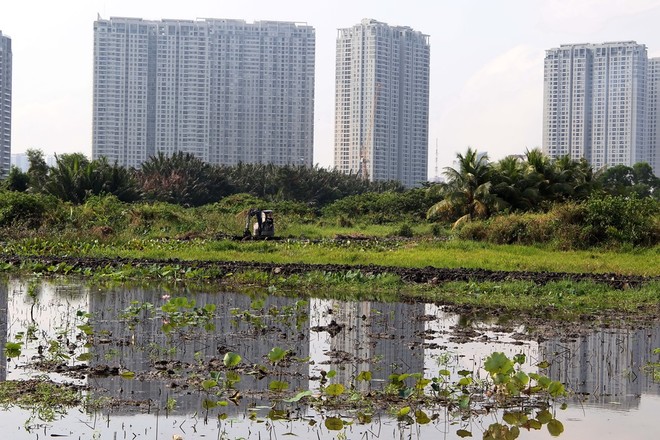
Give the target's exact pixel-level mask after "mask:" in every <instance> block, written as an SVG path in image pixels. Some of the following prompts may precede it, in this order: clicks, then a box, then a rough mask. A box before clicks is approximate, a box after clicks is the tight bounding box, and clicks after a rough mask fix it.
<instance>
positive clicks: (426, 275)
mask: <svg viewBox="0 0 660 440" xmlns="http://www.w3.org/2000/svg"><path fill="white" fill-rule="evenodd" d="M0 261H2V262H4V263H11V264H13V265H21V264H22V263H23V262H30V261H32V262H40V263H43V264H46V265H55V264H59V263H63V262H64V263H66V264H69V265H72V266H73V267H75V268H92V269H95V268H101V267H112V266H121V265H127V264H128V265H131V266H135V267H140V266H152V265H154V264H156V265H163V266H165V265H176V266H179V267H182V268H184V269H185V268H213V269H215V270H218V271H219V275H221V276H222V275H224V274H227V273H234V272H240V271H246V270H258V271H264V272H272V273H277V274H282V275H291V274H302V273H307V272H311V271H322V272H340V273H341V272H348V271H355V270H359V271H361V272H362V273H364V274H379V273H391V274H395V275H398V276H400V277H401V279H402V280H403V281H405V282H409V283H442V282H447V281H495V282H502V281H521V280H522V281H532V282H535V283H538V284H545V283H548V282H551V281H559V280H570V281H595V282H599V283H604V284H607V285H609V286H611V287H614V288H617V289H623V288H627V287H635V286H639V285H641V284H645V283H648V282H651V281H660V276H653V277H643V276H637V275H621V274H614V273H569V272H529V271H494V270H486V269H465V268H456V269H448V268H437V267H430V266H427V267H423V268H407V267H399V266H377V265H347V264H301V263H287V264H275V263H258V262H250V261H210V260H179V259H163V260H155V259H131V258H91V257H36V256H34V257H22V256H8V255H2V256H0Z"/></svg>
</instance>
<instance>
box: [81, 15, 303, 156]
mask: <svg viewBox="0 0 660 440" xmlns="http://www.w3.org/2000/svg"><path fill="white" fill-rule="evenodd" d="M314 60H315V31H314V29H313V28H312V27H311V26H307V25H304V24H297V23H290V22H273V21H261V22H255V23H246V22H245V21H243V20H215V19H207V20H194V21H189V20H162V21H146V20H141V19H134V18H110V19H109V20H101V19H99V20H97V21H96V22H95V23H94V109H93V143H92V156H93V158H99V157H101V156H105V157H107V158H108V159H109V161H110V162H112V163H114V162H115V161H117V162H118V163H119V164H120V165H124V166H134V167H139V166H140V164H141V163H143V162H144V161H146V160H148V159H149V157H151V156H154V155H155V154H157V153H158V152H163V153H165V154H167V155H171V154H173V153H175V152H186V153H192V154H194V155H195V156H196V157H198V158H200V159H202V160H204V161H207V162H210V163H214V164H227V165H233V164H237V163H239V162H243V163H273V164H276V165H285V164H293V165H307V166H311V165H312V163H313V162H312V160H313V159H312V150H313V121H314Z"/></svg>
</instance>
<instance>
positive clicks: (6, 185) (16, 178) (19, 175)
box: [0, 166, 30, 192]
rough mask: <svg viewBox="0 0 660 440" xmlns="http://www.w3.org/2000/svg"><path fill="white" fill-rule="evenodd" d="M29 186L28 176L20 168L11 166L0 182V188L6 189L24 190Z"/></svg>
mask: <svg viewBox="0 0 660 440" xmlns="http://www.w3.org/2000/svg"><path fill="white" fill-rule="evenodd" d="M29 187H30V176H29V175H28V174H27V173H24V172H23V171H21V169H20V168H18V167H15V166H12V167H11V168H10V169H9V174H8V175H7V178H6V179H5V180H3V181H2V182H1V184H0V188H2V189H6V190H8V191H18V192H25V191H27V189H28V188H29Z"/></svg>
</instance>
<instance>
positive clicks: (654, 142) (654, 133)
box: [645, 58, 660, 176]
mask: <svg viewBox="0 0 660 440" xmlns="http://www.w3.org/2000/svg"><path fill="white" fill-rule="evenodd" d="M648 106H649V107H648V121H649V124H648V138H647V140H648V143H649V148H648V158H647V160H646V161H645V162H648V164H649V165H651V167H652V168H653V173H654V174H655V175H656V176H660V58H651V59H649V71H648Z"/></svg>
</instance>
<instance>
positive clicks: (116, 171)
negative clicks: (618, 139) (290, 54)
mask: <svg viewBox="0 0 660 440" xmlns="http://www.w3.org/2000/svg"><path fill="white" fill-rule="evenodd" d="M27 156H28V161H29V169H28V170H27V172H23V171H21V170H20V169H18V168H17V167H12V168H11V170H10V172H9V174H8V176H7V178H6V179H5V180H4V181H3V182H2V183H1V185H2V187H3V188H4V189H5V190H9V191H18V192H28V193H34V194H48V195H51V196H54V197H56V198H58V199H60V200H63V201H67V202H71V203H73V204H77V205H80V204H83V203H85V201H86V200H87V199H88V198H89V197H92V196H99V195H114V196H116V197H117V199H119V200H120V201H122V202H127V203H132V202H137V201H146V202H166V203H171V204H178V205H181V206H189V207H196V206H202V205H207V204H212V203H215V202H218V201H220V200H221V199H223V198H225V197H227V196H230V195H233V194H240V193H248V194H251V195H253V196H256V197H258V198H260V199H262V200H266V201H272V202H276V201H295V202H302V203H305V204H307V205H308V206H310V207H315V208H323V207H326V206H328V207H330V206H329V205H331V204H333V203H334V202H337V201H340V200H342V201H343V202H342V203H341V204H340V205H336V204H335V207H334V209H332V207H330V208H331V209H329V210H328V209H326V210H325V212H332V213H336V212H339V211H342V212H344V211H345V212H344V213H345V214H347V215H351V216H353V215H361V214H365V213H366V214H369V213H370V212H371V211H374V210H379V211H387V210H390V211H392V210H393V211H396V213H395V214H397V215H400V214H402V212H401V211H406V212H409V213H412V212H414V213H415V217H418V218H419V217H422V218H423V217H424V216H425V217H426V218H427V219H429V220H432V221H445V222H453V223H461V222H464V221H466V220H469V219H483V218H488V217H490V216H492V215H493V214H497V213H507V212H509V213H510V212H528V211H547V210H548V209H550V207H551V206H553V205H554V204H556V203H562V202H568V201H577V202H580V201H584V200H587V199H589V198H590V197H592V196H593V195H594V194H609V195H612V196H617V197H624V198H630V197H637V198H640V199H641V198H647V197H650V198H652V199H654V200H656V201H657V200H659V199H660V190H659V188H660V179H658V178H657V177H656V176H655V175H654V174H653V171H652V168H651V167H650V166H649V165H648V164H646V163H638V164H635V165H634V166H632V167H628V166H624V165H617V166H613V167H609V168H607V169H603V170H599V171H594V170H593V168H592V167H591V166H590V165H589V164H588V163H587V162H586V160H584V159H582V160H572V159H570V158H569V157H561V158H558V159H551V158H549V157H548V156H545V155H544V154H542V152H541V151H540V150H538V149H534V150H531V151H527V152H526V153H525V154H524V155H522V156H510V157H506V158H504V159H502V160H500V161H497V162H492V161H490V160H489V158H488V155H487V154H484V153H479V152H478V151H477V150H475V149H472V148H468V149H467V151H466V152H465V153H459V154H457V155H456V165H455V167H447V168H445V169H444V173H443V174H444V177H445V181H444V182H442V183H429V182H427V183H425V184H424V186H423V187H422V188H415V189H410V190H404V188H403V186H402V185H401V184H400V183H398V182H393V181H389V182H369V181H367V180H364V179H362V178H360V177H359V176H357V175H355V174H353V175H351V174H344V173H341V172H339V171H337V170H327V169H324V168H320V167H318V166H315V167H306V166H296V165H287V166H276V165H272V164H243V163H241V164H238V165H234V166H226V165H212V164H209V163H206V162H204V161H202V160H200V159H198V158H196V157H195V156H193V155H192V154H189V153H183V152H179V153H175V154H173V155H171V156H166V155H164V154H162V153H159V154H158V155H156V156H154V157H151V158H150V159H149V160H147V161H146V162H145V163H143V164H142V166H141V168H140V169H134V168H126V167H122V166H119V165H117V164H110V163H109V162H108V160H107V159H105V158H100V159H96V160H89V159H88V158H87V157H86V156H84V155H83V154H81V153H74V154H63V155H58V156H56V161H55V165H54V166H48V165H47V164H46V161H45V159H44V155H43V153H42V152H41V151H40V150H34V149H33V150H28V151H27ZM420 213H421V215H420ZM382 214H383V212H381V213H380V215H382ZM385 214H386V213H385ZM424 214H426V215H424Z"/></svg>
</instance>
